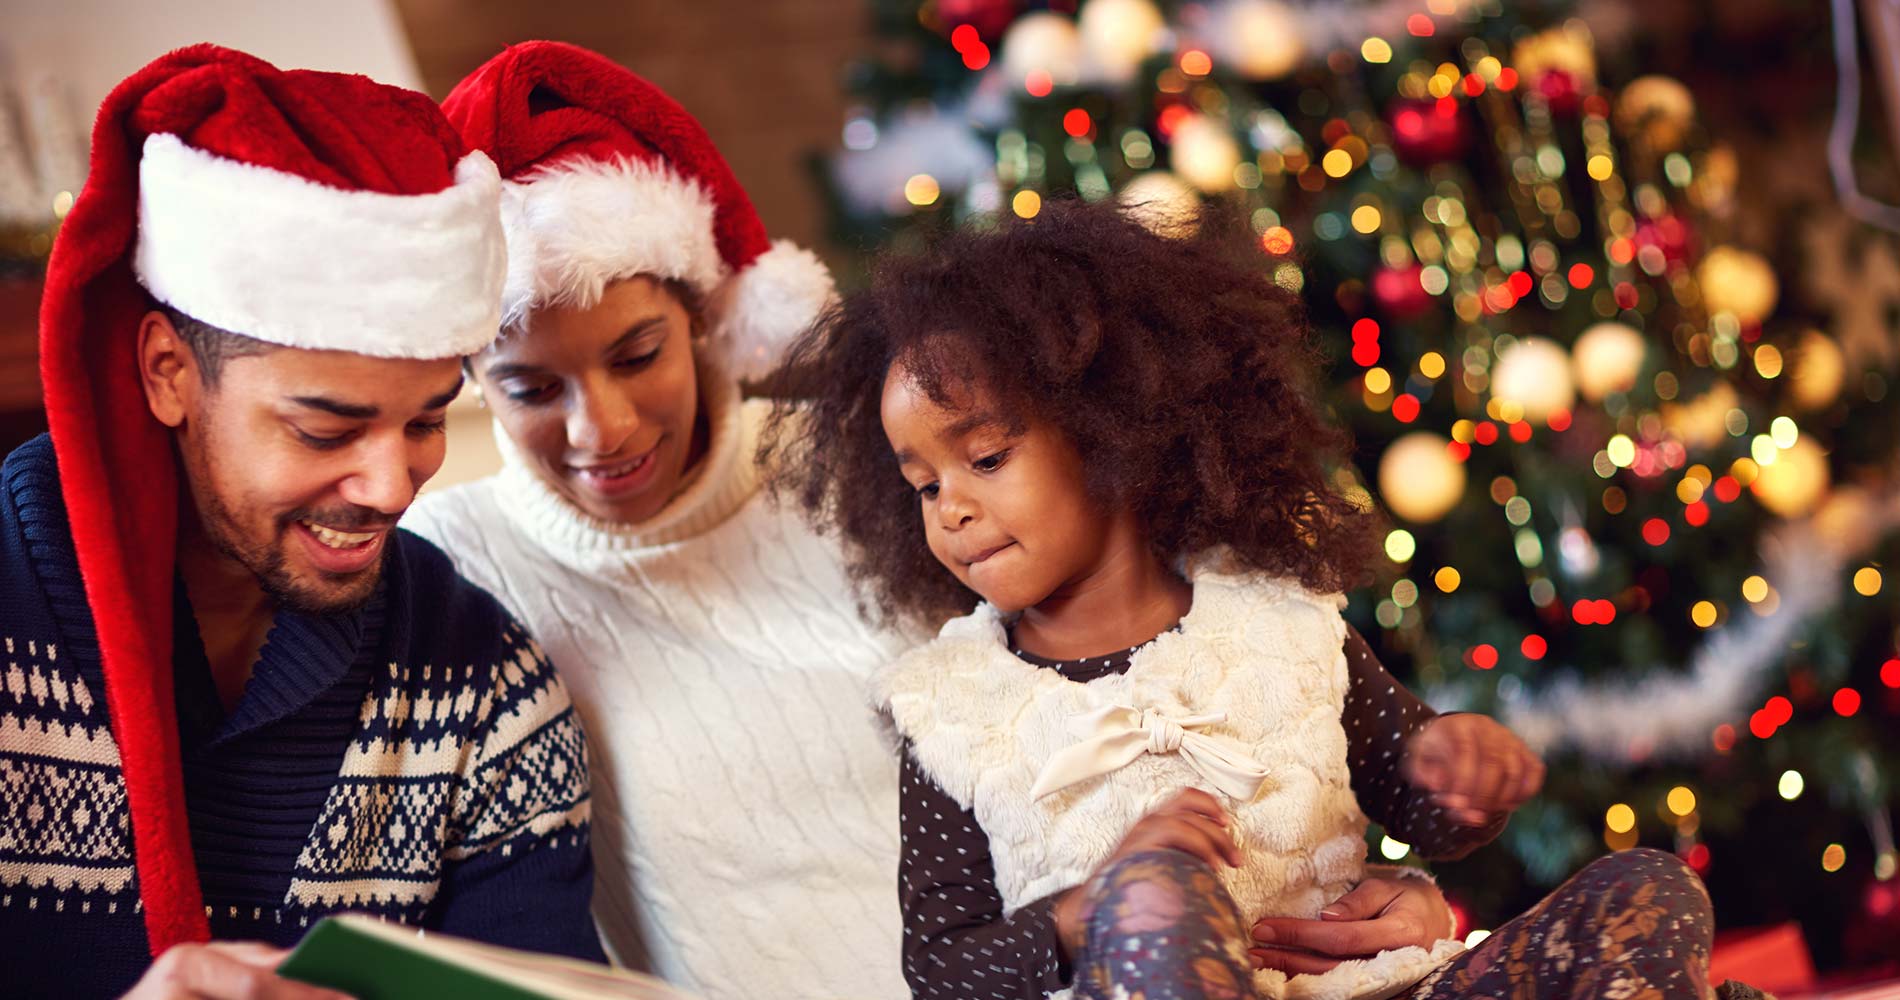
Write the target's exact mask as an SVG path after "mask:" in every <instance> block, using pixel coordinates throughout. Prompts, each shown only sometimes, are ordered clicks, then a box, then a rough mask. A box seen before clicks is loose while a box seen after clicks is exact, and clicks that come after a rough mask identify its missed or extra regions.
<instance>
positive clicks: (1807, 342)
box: [1788, 330, 1847, 410]
mask: <svg viewBox="0 0 1900 1000" xmlns="http://www.w3.org/2000/svg"><path fill="white" fill-rule="evenodd" d="M1793 353H1794V357H1793V359H1792V360H1793V362H1794V364H1793V370H1792V372H1791V373H1790V374H1789V376H1788V397H1789V399H1791V400H1793V401H1794V405H1796V406H1798V407H1800V408H1801V409H1803V410H1819V409H1824V408H1826V407H1829V406H1832V405H1834V401H1835V400H1836V399H1839V398H1840V395H1841V384H1842V383H1843V382H1845V381H1846V379H1847V359H1846V357H1844V356H1843V355H1842V354H1841V349H1840V347H1839V346H1837V345H1836V344H1835V343H1834V338H1832V337H1829V336H1828V335H1827V334H1825V333H1822V332H1821V331H1819V330H1809V331H1808V332H1807V333H1804V334H1802V335H1801V342H1800V343H1799V344H1796V345H1795V348H1794V352H1793Z"/></svg>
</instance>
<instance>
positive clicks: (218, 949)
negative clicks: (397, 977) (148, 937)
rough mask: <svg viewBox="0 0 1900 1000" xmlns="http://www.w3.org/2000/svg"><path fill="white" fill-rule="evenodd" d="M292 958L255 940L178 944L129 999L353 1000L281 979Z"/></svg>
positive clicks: (159, 962) (168, 950) (141, 980)
mask: <svg viewBox="0 0 1900 1000" xmlns="http://www.w3.org/2000/svg"><path fill="white" fill-rule="evenodd" d="M289 954H290V953H289V952H288V951H285V950H284V949H282V948H272V947H270V946H268V945H262V944H257V943H255V942H238V941H213V942H211V943H209V944H180V945H173V946H172V947H171V948H169V949H167V950H166V952H165V954H163V955H160V956H158V961H156V962H153V963H152V967H151V968H150V969H147V970H146V971H145V975H144V976H143V977H141V978H140V979H139V981H138V984H137V985H136V986H133V987H132V992H130V993H127V994H126V995H125V1000H187V998H189V1000H350V998H349V997H347V996H345V995H343V994H341V993H338V992H336V991H334V990H326V989H321V988H319V987H316V986H310V985H307V984H304V983H298V982H292V981H291V980H288V979H285V978H283V977H281V976H279V975H277V966H278V964H279V963H281V962H283V960H284V958H285V956H287V955H289Z"/></svg>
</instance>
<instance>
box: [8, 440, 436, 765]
mask: <svg viewBox="0 0 1900 1000" xmlns="http://www.w3.org/2000/svg"><path fill="white" fill-rule="evenodd" d="M7 466H8V472H9V473H10V474H9V476H8V477H7V479H8V482H7V486H8V487H9V488H10V489H11V491H12V493H13V500H14V503H15V506H16V507H17V508H18V509H19V510H21V511H22V520H23V521H24V522H26V523H25V524H24V527H25V528H26V534H27V536H28V539H29V541H30V543H31V544H32V548H31V554H30V558H31V559H32V563H33V567H32V568H33V572H34V575H35V576H36V577H37V578H38V579H39V581H40V585H41V587H42V588H43V589H44V590H45V592H46V595H47V598H48V604H49V605H50V606H51V609H52V613H53V617H54V619H55V621H54V627H55V628H56V629H57V633H58V635H59V636H60V638H61V640H62V641H63V642H64V643H66V644H67V646H68V647H69V648H70V649H71V652H72V653H73V654H77V655H76V656H75V662H76V663H77V667H78V669H79V671H80V673H81V675H82V676H83V677H85V679H86V683H87V684H89V685H93V686H94V689H95V690H101V691H102V690H104V689H105V688H104V683H105V679H104V669H103V666H102V664H101V663H100V662H99V653H98V649H99V646H98V638H97V633H96V630H95V627H94V624H93V617H92V610H91V607H90V605H89V604H88V603H87V601H86V595H85V591H84V589H83V587H82V585H81V583H80V577H79V572H78V555H77V553H76V552H75V551H74V550H73V544H72V529H71V527H70V525H69V524H68V523H67V520H66V511H65V506H64V504H63V503H62V502H60V499H59V498H60V492H59V470H58V467H57V465H56V464H55V463H54V461H53V450H52V447H51V444H50V442H49V441H48V439H47V438H46V437H45V436H44V435H42V436H41V437H39V438H36V439H34V440H33V441H31V442H29V443H27V444H26V445H22V446H21V447H20V449H19V450H18V451H17V452H16V453H15V455H14V456H11V457H9V458H8V460H7ZM405 573H406V567H405V565H404V561H403V557H402V555H401V552H400V547H393V548H392V550H391V553H390V558H389V561H388V562H387V563H385V564H384V567H383V582H382V583H381V584H380V585H379V586H378V588H377V591H376V595H375V597H374V598H372V599H371V601H370V603H369V604H368V605H367V606H365V607H364V608H363V610H361V611H358V612H355V613H352V614H347V615H330V616H321V617H319V616H309V615H300V614H296V613H293V612H287V611H282V612H279V613H278V614H277V615H276V617H275V618H274V619H273V620H272V622H271V629H270V632H269V634H268V636H267V637H266V639H265V644H264V648H263V649H262V650H261V651H260V652H259V655H258V663H257V666H256V668H255V670H254V671H253V672H252V675H251V679H250V681H249V683H248V684H247V685H246V686H245V689H244V695H243V697H242V698H240V699H239V702H238V704H237V706H235V709H234V710H233V711H232V713H231V714H230V715H229V716H228V717H226V716H224V712H223V709H222V707H220V706H219V705H218V703H217V690H216V688H215V687H212V686H211V678H210V674H209V672H208V670H209V668H208V667H206V666H205V665H204V646H203V643H202V642H201V641H200V639H199V636H198V623H197V621H196V619H195V618H194V617H193V616H192V613H191V604H190V601H189V600H188V599H187V598H186V596H185V592H184V591H185V588H184V583H183V581H182V580H180V579H178V578H177V577H176V576H175V575H174V579H173V621H172V624H173V646H172V663H173V667H174V673H173V682H174V684H175V685H176V688H175V690H176V691H177V696H178V698H179V699H180V700H181V702H183V701H187V700H196V698H194V696H197V697H202V696H206V695H208V697H209V699H210V701H209V706H208V711H206V710H205V709H206V706H203V705H196V706H194V708H193V710H191V711H189V712H185V711H181V713H180V719H179V722H180V726H181V728H186V727H191V728H193V729H194V730H195V731H196V732H195V734H196V736H197V737H198V739H199V740H204V739H213V738H215V739H223V738H224V737H227V736H230V735H234V734H236V733H239V732H244V731H248V730H251V729H255V728H257V727H260V726H264V725H268V724H270V723H272V722H275V721H277V720H278V719H281V718H284V717H286V716H288V715H290V714H291V713H293V712H295V711H296V710H298V709H299V708H302V707H303V706H304V705H306V704H309V702H310V701H311V700H312V699H314V698H315V697H316V696H317V695H319V694H322V693H323V692H324V691H326V690H328V689H330V688H331V687H332V686H334V685H335V684H336V683H337V682H338V681H340V680H341V679H342V677H343V676H344V674H345V673H346V672H347V671H348V670H349V667H350V666H351V664H352V663H353V662H355V660H356V659H357V654H358V652H359V650H363V649H366V648H369V646H370V645H371V644H374V643H376V642H377V641H378V640H379V639H380V638H381V634H382V631H383V627H382V626H383V621H384V605H385V601H386V600H387V595H388V593H389V590H390V588H391V587H392V586H395V587H400V586H401V583H400V581H401V579H402V577H403V575H404V574H405ZM181 662H184V663H187V664H189V665H190V666H189V667H188V668H187V669H186V670H182V671H181V670H179V669H178V668H179V665H180V663H181ZM200 674H201V676H200ZM200 681H202V687H200V686H199V682H200ZM180 708H181V709H183V708H185V705H183V704H181V705H180ZM191 742H197V740H192V741H191Z"/></svg>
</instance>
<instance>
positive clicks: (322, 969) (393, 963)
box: [278, 915, 693, 1000]
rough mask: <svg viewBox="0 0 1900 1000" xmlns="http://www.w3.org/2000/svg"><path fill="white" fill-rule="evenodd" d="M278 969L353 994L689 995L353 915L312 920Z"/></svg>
mask: <svg viewBox="0 0 1900 1000" xmlns="http://www.w3.org/2000/svg"><path fill="white" fill-rule="evenodd" d="M278 971H279V972H280V973H281V974H282V975H284V976H286V977H288V978H291V979H297V980H300V981H303V982H307V983H313V984H316V985H319V986H327V987H330V988H332V989H338V990H342V991H344V992H346V993H348V994H350V995H351V996H353V997H356V998H357V1000H384V998H396V997H406V998H408V997H414V998H424V1000H426V998H429V997H455V998H457V1000H491V998H492V1000H609V998H610V1000H693V997H692V995H691V994H688V993H685V992H682V991H680V990H678V989H676V988H674V987H672V986H668V985H667V984H666V983H664V982H661V981H660V980H658V979H655V978H653V977H652V976H648V975H644V974H641V973H637V972H628V971H626V970H622V969H613V968H609V967H607V966H604V965H595V964H592V963H590V962H579V961H575V960H573V959H566V958H555V957H552V956H548V955H537V954H534V953H532V952H526V951H516V950H514V949H512V948H502V947H499V946H496V945H489V944H480V943H478V942H474V941H468V940H464V939H461V938H455V937H449V936H447V935H443V934H430V933H427V932H425V931H420V930H418V929H417V928H414V927H406V926H403V925H401V924H393V923H388V922H385V921H381V920H377V919H375V918H372V917H364V916H354V915H345V916H340V917H330V918H327V919H325V920H323V921H322V922H320V923H318V924H317V926H316V927H314V928H312V929H311V931H310V933H309V934H306V935H305V936H304V939H303V941H302V943H300V944H299V945H298V946H297V949H296V951H294V952H292V953H291V956H290V958H288V959H286V960H285V961H284V964H283V965H282V966H281V967H280V968H279V970H278Z"/></svg>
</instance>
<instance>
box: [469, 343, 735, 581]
mask: <svg viewBox="0 0 1900 1000" xmlns="http://www.w3.org/2000/svg"><path fill="white" fill-rule="evenodd" d="M694 357H695V362H696V365H697V367H698V372H699V405H700V409H701V411H702V412H703V413H704V414H705V417H706V420H707V425H708V426H707V431H708V434H707V443H706V452H705V454H703V455H702V456H700V459H699V461H698V462H697V463H696V464H695V465H694V466H693V467H692V468H690V469H688V470H687V473H686V475H685V477H684V478H683V479H682V480H681V482H680V485H679V488H678V490H677V491H676V492H675V493H674V494H673V497H672V499H670V500H668V501H667V503H666V506H665V507H663V508H661V510H660V512H659V513H658V514H655V515H654V516H652V517H650V518H648V519H647V520H645V521H641V522H639V523H637V524H623V523H618V522H612V521H603V520H601V519H599V518H596V517H594V516H592V515H591V514H588V513H586V512H584V511H582V510H581V509H580V508H578V507H576V506H574V504H573V503H572V502H570V501H569V500H567V498H565V497H563V496H561V495H560V494H559V493H557V492H555V491H554V490H553V489H551V488H550V487H549V486H548V484H547V483H546V482H545V481H544V480H542V479H541V477H540V476H539V475H537V474H536V473H535V472H534V471H533V469H531V468H530V467H529V465H528V463H527V460H526V459H524V458H523V457H522V455H521V453H520V452H519V451H518V450H517V449H516V448H515V446H514V442H512V441H510V440H509V439H508V435H507V433H506V432H505V431H503V430H502V427H501V424H500V423H496V424H495V427H494V431H495V443H496V445H497V447H499V449H500V450H501V456H502V469H501V473H500V474H499V475H498V476H497V477H496V490H497V495H498V498H499V499H500V500H501V507H502V509H503V510H504V511H505V512H506V513H507V516H508V517H509V518H510V519H511V520H513V521H514V522H515V524H516V525H517V526H519V527H520V528H521V529H522V530H523V531H525V532H527V533H528V534H529V535H530V536H531V537H533V538H535V539H537V540H538V541H539V542H540V543H541V544H542V545H543V546H545V547H546V548H547V549H548V551H549V552H550V554H552V555H554V556H556V557H557V558H562V560H563V561H564V562H575V561H587V562H594V561H596V560H599V559H602V558H609V559H611V558H613V557H615V556H623V555H631V554H634V553H637V552H639V551H640V550H643V549H649V548H653V547H655V546H660V545H667V544H670V543H673V542H679V541H683V540H685V539H688V538H692V537H694V536H696V535H699V534H701V533H703V532H705V531H707V530H709V529H711V528H713V527H715V526H717V525H718V524H719V523H721V522H723V521H724V520H726V519H727V518H729V517H731V516H732V515H733V514H734V513H736V512H737V511H738V510H739V508H741V507H743V506H744V505H745V503H746V501H748V500H750V499H751V498H752V495H753V494H754V493H757V492H758V490H759V474H758V469H757V467H756V464H755V461H754V453H755V452H756V450H757V448H758V433H757V430H758V427H757V423H758V422H757V420H756V419H752V418H750V417H749V416H748V413H747V411H748V409H750V408H749V407H747V406H745V405H744V403H743V401H742V400H741V399H740V395H739V384H738V382H737V380H735V379H733V378H731V377H729V376H727V375H726V374H725V373H724V371H723V370H721V369H720V368H719V367H718V365H717V363H716V362H715V361H714V360H713V359H712V358H711V357H710V356H709V353H708V352H706V351H704V350H697V349H696V350H695V351H694Z"/></svg>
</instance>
